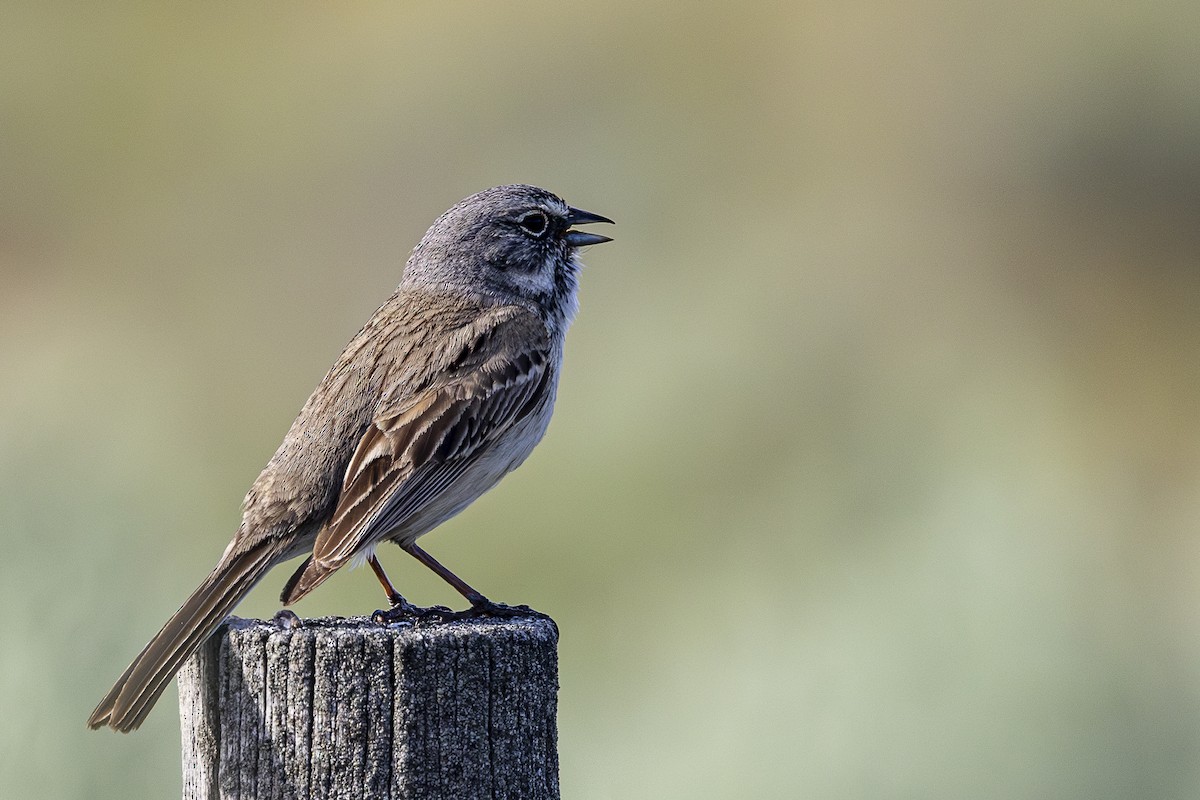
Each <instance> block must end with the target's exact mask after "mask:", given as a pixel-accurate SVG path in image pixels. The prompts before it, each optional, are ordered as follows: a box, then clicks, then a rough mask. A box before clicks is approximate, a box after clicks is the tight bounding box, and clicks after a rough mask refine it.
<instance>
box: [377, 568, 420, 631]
mask: <svg viewBox="0 0 1200 800" xmlns="http://www.w3.org/2000/svg"><path fill="white" fill-rule="evenodd" d="M367 563H368V564H370V565H371V569H372V570H373V571H374V572H375V577H376V578H378V579H379V582H380V583H381V584H382V585H383V591H384V594H386V595H387V599H388V602H389V603H390V604H391V606H392V607H391V608H390V609H388V610H387V611H376V612H375V613H374V614H372V615H371V617H372V619H374V620H376V621H377V622H394V621H395V620H398V619H401V618H403V617H418V616H421V612H423V611H425V609H423V608H420V607H418V606H414V605H413V604H412V603H410V602H408V601H407V600H405V599H404V596H403V595H401V594H400V593H399V592H397V591H396V587H394V586H392V582H391V580H389V579H388V576H387V573H386V572H384V571H383V565H382V564H380V563H379V559H378V558H376V556H375V554H373V553H372V554H371V555H370V556H368V557H367Z"/></svg>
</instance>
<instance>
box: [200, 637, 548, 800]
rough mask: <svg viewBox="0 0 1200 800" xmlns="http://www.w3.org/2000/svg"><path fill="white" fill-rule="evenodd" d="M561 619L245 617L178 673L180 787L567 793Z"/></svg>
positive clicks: (427, 799)
mask: <svg viewBox="0 0 1200 800" xmlns="http://www.w3.org/2000/svg"><path fill="white" fill-rule="evenodd" d="M557 645H558V630H557V628H556V627H555V625H554V623H553V622H552V621H551V620H550V619H548V618H544V617H520V618H515V619H503V620H494V619H473V620H461V621H454V622H446V623H437V624H422V625H419V626H414V625H412V624H409V623H399V624H391V625H382V624H378V623H375V622H373V621H371V620H370V619H366V618H351V619H342V618H337V617H330V618H324V619H316V620H305V621H303V622H302V623H300V624H299V625H293V626H287V625H283V624H280V623H277V622H274V621H272V622H262V621H257V620H243V619H238V618H236V617H233V618H231V619H230V621H229V622H228V623H226V625H225V626H224V627H223V628H222V629H221V630H220V631H218V633H217V634H216V635H215V636H213V637H212V639H211V640H210V641H209V642H208V644H206V645H205V646H204V647H203V648H201V650H200V651H199V652H197V653H196V655H194V656H193V657H192V658H191V659H190V660H189V661H188V662H187V664H186V665H185V666H184V668H183V670H182V671H181V672H180V673H179V705H180V717H181V722H182V728H183V797H184V800H217V798H220V799H221V800H234V799H237V800H251V799H253V800H260V799H261V800H266V798H271V800H283V799H284V798H296V799H297V800H307V798H337V799H338V800H342V799H343V798H364V800H365V799H366V798H370V799H371V800H377V799H378V798H396V799H397V800H399V799H400V798H404V800H418V799H420V800H433V798H445V799H446V800H467V799H468V798H475V797H480V798H484V797H486V798H521V800H558V797H559V789H558V747H557V723H556V710H557V694H558V655H557Z"/></svg>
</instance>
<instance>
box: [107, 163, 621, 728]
mask: <svg viewBox="0 0 1200 800" xmlns="http://www.w3.org/2000/svg"><path fill="white" fill-rule="evenodd" d="M589 223H612V220H610V219H609V218H607V217H604V216H601V215H599V214H594V213H592V212H589V211H583V210H581V209H578V208H574V207H572V206H569V205H567V203H566V202H565V201H563V200H562V199H561V198H560V197H558V196H557V195H555V194H553V193H552V192H549V191H547V190H545V189H541V188H538V187H536V186H530V185H525V184H512V185H505V186H496V187H493V188H490V189H485V190H484V191H481V192H478V193H476V194H473V195H471V196H470V197H467V198H465V199H464V200H461V201H459V202H458V203H456V204H455V205H454V206H452V207H451V208H450V209H449V210H448V211H446V212H445V213H444V214H442V215H441V216H440V217H438V219H437V220H436V221H435V222H434V223H433V225H431V226H430V228H429V230H428V231H427V232H426V233H425V235H424V236H423V237H422V238H421V240H420V242H419V243H418V244H417V246H416V247H415V248H414V249H413V251H412V253H411V255H410V256H409V258H408V261H407V262H406V263H405V266H404V269H403V271H402V273H401V279H400V284H399V286H398V287H397V289H396V291H395V292H394V293H393V294H392V295H391V296H390V297H389V298H388V299H387V300H386V301H385V302H384V303H383V305H382V306H380V307H379V309H378V310H377V311H376V312H375V313H374V314H373V315H372V316H371V318H370V319H369V320H368V321H367V323H366V325H364V326H363V328H362V330H360V331H359V332H358V334H356V335H355V336H354V337H353V338H352V339H351V341H350V343H349V344H348V345H347V346H346V349H345V350H344V351H343V352H342V354H341V356H340V357H339V358H338V359H337V361H336V362H335V363H334V364H333V366H332V367H331V368H330V370H329V372H328V373H327V374H326V375H325V377H324V378H323V379H322V380H321V382H320V383H319V384H318V386H317V388H316V389H315V390H314V391H313V393H312V395H311V396H310V397H309V398H308V401H307V402H306V403H305V404H304V407H303V408H302V409H301V411H300V413H299V415H298V416H297V417H296V420H295V421H294V422H293V423H292V426H291V428H290V429H289V430H288V432H287V434H286V435H285V436H284V439H283V442H282V444H280V446H279V449H278V450H276V452H275V454H274V455H273V456H272V457H271V459H270V460H269V461H268V462H267V465H266V467H265V468H264V469H263V471H262V473H261V474H260V475H259V476H258V478H257V479H256V480H255V481H254V483H253V485H252V486H251V487H250V490H249V491H248V492H247V494H246V497H245V500H244V501H243V504H242V521H241V523H240V525H239V526H238V528H237V531H236V533H235V534H234V536H233V539H232V540H231V541H230V542H229V545H228V546H227V547H226V548H225V551H224V553H223V554H222V556H221V558H220V560H219V561H218V562H217V565H216V566H215V567H214V568H213V570H212V572H210V573H209V575H208V577H206V578H205V579H204V580H203V581H202V582H201V584H200V585H199V587H197V588H196V590H195V591H194V592H192V594H191V595H190V596H189V597H188V598H187V599H186V600H185V601H184V602H183V605H182V606H180V608H179V610H178V611H176V612H175V614H174V615H172V616H171V618H170V619H169V620H167V622H166V624H165V625H164V626H163V628H162V630H160V631H159V632H158V633H157V634H156V635H155V636H154V638H153V639H151V640H150V642H149V643H148V644H147V645H146V646H145V648H143V649H142V651H141V653H139V654H138V656H137V657H136V658H135V659H134V660H133V663H131V664H130V665H129V667H128V668H126V670H125V671H124V673H122V675H121V677H120V678H119V679H118V680H117V682H116V684H115V685H114V686H113V687H112V689H111V690H109V692H108V693H107V694H106V695H105V696H104V698H103V699H102V700H101V701H100V703H99V704H98V705H97V706H96V709H95V711H93V712H92V714H91V716H90V717H89V718H88V722H87V724H88V727H90V728H92V729H98V728H102V727H105V726H107V727H109V728H112V729H113V730H116V731H120V732H129V731H132V730H134V729H136V728H137V727H138V726H140V725H141V724H142V722H143V721H144V720H145V719H146V716H147V715H148V714H149V713H150V710H151V708H152V707H153V706H154V703H155V702H156V701H157V700H158V698H159V696H160V695H161V694H162V692H163V691H164V689H165V688H166V686H167V684H169V683H170V681H171V679H172V678H173V677H174V676H175V674H176V673H177V672H178V671H179V669H180V667H181V666H182V665H183V663H184V661H185V660H186V659H187V658H188V657H189V656H190V655H191V654H192V653H193V652H195V651H196V650H197V649H198V648H199V647H200V646H201V645H202V644H203V643H204V642H205V641H206V640H207V639H208V638H209V637H210V636H211V635H212V634H213V633H214V632H215V631H216V629H217V628H218V627H219V626H220V624H221V623H222V622H223V621H224V620H225V619H226V618H227V617H228V616H229V614H230V613H231V611H232V610H233V608H234V606H235V605H237V603H238V602H239V601H240V600H241V599H242V598H243V597H245V595H246V594H247V593H248V592H249V591H250V590H251V589H252V588H253V587H254V586H255V585H256V584H257V583H258V582H259V581H260V580H261V579H262V578H263V577H264V576H265V575H266V573H267V572H268V571H269V570H270V569H271V568H272V567H274V566H275V565H277V564H280V563H282V562H284V561H287V560H290V559H292V558H295V557H298V556H301V555H307V557H306V558H305V559H304V561H303V563H301V565H300V567H299V568H298V569H297V570H296V571H295V573H294V574H293V575H292V576H291V578H290V579H289V580H288V581H287V583H286V585H285V586H284V589H283V592H282V594H281V597H280V600H281V601H282V603H283V605H284V606H287V605H291V604H292V603H295V602H296V601H297V600H299V599H300V598H301V597H304V596H305V595H307V594H308V593H309V592H311V591H312V590H313V589H315V588H316V587H317V586H319V585H320V584H321V583H322V582H323V581H325V580H326V579H327V578H328V577H329V576H330V575H332V574H333V573H334V572H335V571H337V570H338V569H339V568H341V567H342V566H344V565H346V564H347V563H361V562H363V561H365V562H366V563H368V564H370V566H371V567H372V569H373V570H374V572H375V574H376V576H377V578H378V579H379V581H380V583H381V584H382V586H383V588H384V592H385V594H386V595H387V597H388V601H389V603H391V606H392V608H399V609H402V610H409V609H413V608H415V607H413V606H410V605H408V603H407V601H405V600H404V598H403V596H402V595H400V594H399V593H398V592H397V591H396V590H395V589H394V587H393V586H392V584H391V581H390V580H388V578H387V575H386V574H385V573H384V571H383V568H382V566H381V565H380V563H379V560H378V558H377V557H376V552H375V551H376V547H377V546H378V545H379V544H380V543H383V542H387V541H391V542H395V543H396V544H398V545H399V546H400V547H401V548H403V549H404V550H405V551H407V552H408V553H409V554H410V555H412V556H414V557H415V558H416V559H417V560H418V561H420V562H421V563H422V564H425V565H426V566H427V567H429V568H430V569H432V570H433V571H434V572H435V573H437V574H438V575H439V576H440V577H442V578H443V579H444V580H445V581H446V582H447V583H449V584H450V585H451V586H453V587H454V588H455V590H457V591H458V592H459V593H461V594H462V595H463V596H464V597H465V598H466V599H467V601H468V602H469V603H470V604H471V610H473V611H475V612H478V613H481V614H487V613H498V612H502V611H503V610H504V609H505V608H507V607H504V606H500V605H499V604H496V603H492V602H491V601H490V600H488V599H487V598H486V597H484V595H482V594H481V593H480V592H478V591H476V590H475V589H474V588H472V587H471V586H469V585H468V584H467V583H466V582H465V581H463V580H461V579H460V578H458V577H457V576H456V575H454V574H453V573H452V572H450V570H448V569H446V568H445V567H444V566H442V565H441V564H440V563H439V562H438V561H437V560H436V559H434V558H433V557H432V556H430V555H429V554H428V553H427V552H425V551H424V550H423V549H421V548H420V547H418V546H417V544H416V540H417V538H418V537H420V536H422V535H424V534H425V533H428V532H429V531H431V530H433V529H434V528H435V527H437V526H438V525H440V524H441V523H443V522H445V521H446V520H448V519H450V518H451V517H453V516H454V515H455V514H458V513H459V512H460V511H462V510H463V509H464V508H466V507H467V506H468V505H470V504H471V503H472V502H474V501H475V500H476V499H477V498H478V497H479V496H480V495H482V494H483V493H484V492H486V491H487V490H488V489H490V488H492V487H493V486H494V485H496V483H497V482H498V481H499V480H500V479H501V478H503V477H504V476H505V475H506V474H508V473H509V472H511V471H512V470H514V469H516V468H517V467H518V466H520V464H521V463H522V462H523V461H525V459H526V458H527V457H528V456H529V454H530V452H531V451H532V450H533V448H534V447H535V446H536V445H537V444H538V442H539V441H540V440H541V439H542V436H543V434H544V433H545V432H546V428H547V425H548V424H549V422H550V416H551V414H552V412H553V409H554V400H555V395H556V392H557V386H558V379H559V375H560V373H561V367H562V358H563V342H564V338H565V336H566V333H567V329H568V328H569V327H570V325H571V321H572V319H573V318H574V316H575V313H576V309H577V306H578V300H577V298H578V289H579V273H580V268H581V263H580V260H579V256H578V251H579V249H580V248H582V247H586V246H589V245H595V244H601V243H604V242H609V241H612V239H611V238H610V237H607V236H603V235H601V234H598V233H593V232H590V231H585V230H579V229H577V228H576V227H575V226H578V225H586V224H589ZM285 613H286V612H285Z"/></svg>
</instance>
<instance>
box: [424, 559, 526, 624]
mask: <svg viewBox="0 0 1200 800" xmlns="http://www.w3.org/2000/svg"><path fill="white" fill-rule="evenodd" d="M400 547H401V548H403V549H404V552H406V553H408V554H409V555H410V556H412V557H413V558H415V559H416V560H417V561H420V562H421V563H422V564H424V565H425V566H427V567H429V568H430V569H431V570H433V571H434V573H435V574H436V575H437V576H438V577H439V578H441V579H442V580H444V581H445V582H446V583H448V584H450V585H451V586H453V587H454V589H455V591H457V592H458V593H459V594H461V595H462V596H463V597H465V598H467V602H468V603H470V604H471V608H470V609H469V610H467V611H464V612H462V613H461V614H458V615H455V616H461V617H528V616H530V615H533V616H542V615H541V614H538V612H536V611H534V610H533V609H531V608H530V607H529V606H506V605H504V604H503V603H493V602H492V601H491V600H488V599H487V598H486V597H484V596H483V595H482V594H481V593H480V592H479V591H477V590H476V589H473V588H471V586H470V585H469V584H468V583H467V582H466V581H464V580H463V579H462V578H460V577H458V576H457V575H455V574H454V573H453V572H451V571H450V570H448V569H446V567H445V566H443V565H442V563H441V562H440V561H438V560H437V559H436V558H434V557H433V556H431V555H429V553H426V552H425V551H424V550H422V549H421V548H419V547H417V546H416V545H415V544H413V543H409V544H402V545H400Z"/></svg>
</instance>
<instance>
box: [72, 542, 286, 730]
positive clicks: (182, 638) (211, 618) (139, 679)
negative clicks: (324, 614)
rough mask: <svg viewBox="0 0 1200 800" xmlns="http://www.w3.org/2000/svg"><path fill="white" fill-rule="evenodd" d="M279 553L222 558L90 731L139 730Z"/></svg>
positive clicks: (267, 549) (129, 671)
mask: <svg viewBox="0 0 1200 800" xmlns="http://www.w3.org/2000/svg"><path fill="white" fill-rule="evenodd" d="M277 553H278V549H277V548H275V547H272V546H271V545H270V544H268V543H263V544H260V545H258V546H256V547H253V548H251V549H250V550H248V551H246V552H244V553H238V554H236V555H232V554H229V555H226V556H225V557H224V558H222V559H221V562H220V563H219V564H218V565H217V566H216V568H215V569H214V570H213V571H212V573H211V574H209V576H208V577H207V578H205V579H204V582H203V583H201V584H200V586H199V587H198V588H197V589H196V591H194V592H192V595H191V597H189V598H188V599H187V600H185V601H184V603H183V605H182V606H181V607H180V608H179V610H178V611H176V612H175V614H174V615H173V616H172V617H171V618H170V619H169V620H167V624H166V625H164V626H163V628H162V630H161V631H159V632H158V633H157V634H156V635H155V637H154V638H153V639H151V640H150V643H149V644H147V645H146V647H145V648H144V649H143V650H142V652H141V653H139V654H138V657H137V658H135V659H134V660H133V663H132V664H130V665H129V666H128V667H127V668H126V670H125V672H124V673H123V674H122V675H121V677H120V678H119V679H118V680H117V683H116V685H115V686H113V688H112V689H110V690H109V692H108V694H106V695H105V696H104V699H103V700H101V701H100V705H98V706H96V710H95V711H93V712H92V716H91V717H89V718H88V727H89V728H92V729H93V730H94V729H96V728H100V727H102V726H104V725H108V726H109V727H111V728H112V729H113V730H117V731H121V732H122V733H128V732H129V731H131V730H133V729H134V728H137V727H138V726H139V725H141V724H142V721H143V720H145V719H146V715H147V714H149V713H150V709H151V708H153V707H154V703H155V702H156V701H157V700H158V697H159V695H161V694H162V693H163V690H164V689H166V687H167V684H168V683H170V682H171V678H173V677H174V676H175V673H176V672H178V671H179V668H180V667H181V666H183V662H184V661H185V660H187V658H188V656H190V655H191V654H192V653H194V652H195V651H196V650H197V649H198V648H199V647H200V645H201V644H203V643H204V642H205V640H207V639H208V637H209V636H211V635H212V633H213V631H215V630H216V629H217V626H218V625H220V624H221V623H222V622H224V621H225V618H226V617H227V616H229V613H230V612H231V611H232V610H233V607H234V606H235V605H237V603H238V601H239V600H241V599H242V598H243V597H245V596H246V594H247V593H249V591H250V590H251V589H252V588H254V585H255V584H256V583H258V581H259V580H260V579H261V578H262V577H263V575H265V574H266V573H267V570H269V569H270V568H271V567H272V566H273V565H274V564H275V563H276V555H277Z"/></svg>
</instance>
